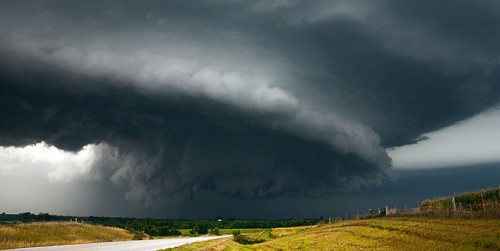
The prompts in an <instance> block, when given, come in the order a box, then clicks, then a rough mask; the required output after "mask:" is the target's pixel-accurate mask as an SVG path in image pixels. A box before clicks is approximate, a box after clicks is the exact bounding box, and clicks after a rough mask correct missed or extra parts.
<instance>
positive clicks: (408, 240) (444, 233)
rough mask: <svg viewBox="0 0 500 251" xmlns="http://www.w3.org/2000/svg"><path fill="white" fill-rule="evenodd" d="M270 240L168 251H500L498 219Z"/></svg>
mask: <svg viewBox="0 0 500 251" xmlns="http://www.w3.org/2000/svg"><path fill="white" fill-rule="evenodd" d="M254 237H256V236H254ZM269 237H271V238H269V239H268V240H266V241H265V242H263V243H260V244H251V245H241V244H238V243H236V242H234V241H233V239H232V238H230V239H223V240H214V241H208V242H200V243H195V244H190V245H186V246H182V247H178V248H174V249H167V250H174V251H180V250H499V249H500V219H488V218H478V219H463V218H444V217H442V218H429V217H419V216H412V217H386V218H376V219H365V220H349V221H342V222H337V223H332V224H325V225H321V226H312V227H298V228H276V229H271V230H270V234H269ZM264 239H265V238H264Z"/></svg>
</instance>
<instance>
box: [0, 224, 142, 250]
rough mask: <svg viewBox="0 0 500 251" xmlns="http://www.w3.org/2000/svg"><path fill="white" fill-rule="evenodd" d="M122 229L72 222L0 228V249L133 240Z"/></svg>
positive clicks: (3, 226) (4, 226)
mask: <svg viewBox="0 0 500 251" xmlns="http://www.w3.org/2000/svg"><path fill="white" fill-rule="evenodd" d="M132 238H133V234H132V233H130V232H128V231H125V230H122V229H118V228H112V227H102V226H93V225H87V224H80V223H70V222H65V223H62V222H47V223H31V224H14V225H0V249H10V248H23V247H37V246H51V245H68V244H82V243H92V242H106V241H124V240H131V239H132Z"/></svg>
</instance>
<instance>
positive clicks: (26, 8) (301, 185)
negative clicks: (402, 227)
mask: <svg viewBox="0 0 500 251" xmlns="http://www.w3.org/2000/svg"><path fill="white" fill-rule="evenodd" d="M1 5H2V8H1V11H0V14H1V17H0V35H1V38H0V50H1V52H2V55H5V56H4V57H2V59H0V64H1V66H2V69H3V70H2V71H1V72H0V78H1V86H0V88H1V92H0V93H1V94H0V95H1V105H0V109H1V112H2V113H1V114H2V115H1V121H2V123H1V124H0V130H1V131H0V144H2V145H18V146H21V145H25V144H29V143H33V142H38V141H42V140H43V141H45V142H47V143H48V144H53V145H55V146H57V147H59V148H62V149H67V150H73V151H76V150H79V149H80V148H81V147H83V146H84V145H86V144H90V143H100V142H105V143H106V144H108V145H109V146H110V147H116V149H117V150H118V151H119V155H118V156H113V157H112V158H113V163H114V164H109V162H107V161H103V162H102V163H106V167H101V166H98V167H95V169H96V170H98V171H96V172H104V174H102V176H105V177H109V179H111V181H113V182H114V183H115V184H121V185H124V186H128V187H130V189H129V191H128V192H127V195H126V196H127V198H129V199H132V200H138V201H144V202H146V203H148V204H156V203H158V202H169V201H182V200H184V199H186V198H190V197H192V196H194V195H195V194H197V193H200V192H213V193H216V194H222V195H225V196H229V197H237V198H255V197H258V198H260V197H274V196H283V195H292V196H296V195H307V196H312V195H313V194H314V196H319V197H321V196H324V195H325V194H328V193H331V192H332V191H339V190H349V189H356V188H359V187H361V186H367V185H373V184H380V183H381V182H382V181H384V180H387V179H392V178H394V174H393V172H392V170H391V168H390V159H389V158H388V156H387V154H386V152H385V150H384V147H387V146H394V145H401V144H405V143H409V142H412V141H413V140H414V139H415V138H417V137H418V136H419V135H420V134H422V133H423V132H427V131H429V130H430V129H435V128H440V127H443V126H447V125H450V124H451V123H453V122H456V121H457V120H459V119H463V118H466V117H468V116H471V115H472V114H475V113H477V112H480V111H482V110H484V109H486V108H488V107H490V106H492V105H493V104H495V103H497V102H499V97H500V85H499V84H498V83H499V82H498V80H499V77H500V75H499V74H500V71H499V67H498V65H499V63H500V61H499V59H500V58H499V56H500V55H499V51H498V49H497V48H496V46H494V45H495V44H498V42H500V41H499V40H500V29H496V27H497V26H498V25H500V21H499V20H498V15H496V14H497V13H498V12H499V11H498V9H499V6H498V4H497V3H496V2H494V1H491V2H490V1H481V2H456V1H453V2H446V1H442V2H440V3H439V4H436V3H433V4H430V2H429V3H425V2H419V3H418V4H417V3H411V4H410V3H408V4H402V2H400V1H359V2H355V3H354V2H352V1H288V0H279V1H253V2H248V1H194V2H192V1H189V2H187V1H150V2H146V1H142V2H140V3H137V2H132V1H130V2H128V1H120V2H116V1H86V2H77V1H75V2H68V1H41V2H40V1H37V2H27V1H26V2H15V1H4V2H2V4H1ZM457 27H462V28H457ZM103 158H105V157H103Z"/></svg>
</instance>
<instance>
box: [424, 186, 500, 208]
mask: <svg viewBox="0 0 500 251" xmlns="http://www.w3.org/2000/svg"><path fill="white" fill-rule="evenodd" d="M453 197H455V206H456V210H457V211H460V212H474V211H489V210H500V187H497V188H490V189H485V190H480V191H475V192H467V193H461V194H457V195H455V196H449V197H442V198H438V199H433V200H429V199H427V200H424V201H422V203H421V204H420V210H421V211H427V212H429V211H431V212H447V211H452V210H454V209H453Z"/></svg>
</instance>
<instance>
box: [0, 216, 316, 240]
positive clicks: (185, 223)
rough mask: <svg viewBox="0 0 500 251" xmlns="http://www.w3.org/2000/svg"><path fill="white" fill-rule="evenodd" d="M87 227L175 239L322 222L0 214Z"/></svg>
mask: <svg viewBox="0 0 500 251" xmlns="http://www.w3.org/2000/svg"><path fill="white" fill-rule="evenodd" d="M76 219H78V222H82V221H83V222H85V223H87V224H93V225H102V226H111V227H119V228H123V229H127V230H129V231H132V232H138V233H145V234H148V235H150V236H176V235H181V232H180V231H179V229H190V234H192V235H201V234H207V233H210V234H214V235H217V234H219V229H245V228H276V227H293V226H306V225H314V224H316V223H318V222H319V221H321V220H322V218H319V219H305V220H298V219H293V218H290V219H287V220H238V219H234V218H226V219H225V218H222V217H216V218H214V219H206V220H182V219H179V220H172V219H153V218H150V217H147V218H129V217H99V216H88V217H81V216H62V215H51V214H48V213H39V214H33V213H30V212H25V213H20V214H0V223H1V222H16V221H17V222H48V221H75V220H76Z"/></svg>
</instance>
